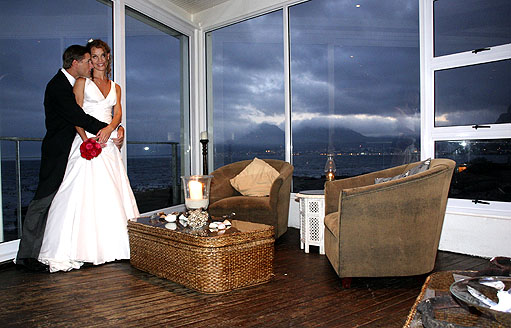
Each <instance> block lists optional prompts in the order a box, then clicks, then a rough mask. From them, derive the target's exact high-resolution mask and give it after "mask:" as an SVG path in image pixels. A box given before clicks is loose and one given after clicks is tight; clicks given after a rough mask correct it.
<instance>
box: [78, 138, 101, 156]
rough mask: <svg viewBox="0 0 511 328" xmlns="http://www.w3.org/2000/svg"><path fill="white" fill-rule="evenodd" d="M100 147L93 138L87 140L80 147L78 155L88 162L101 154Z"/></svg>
mask: <svg viewBox="0 0 511 328" xmlns="http://www.w3.org/2000/svg"><path fill="white" fill-rule="evenodd" d="M101 150H102V149H101V145H100V144H99V143H98V142H97V141H96V139H94V138H89V139H87V140H85V141H84V142H82V144H81V145H80V153H81V155H82V157H83V158H85V159H86V160H88V161H90V160H91V159H93V158H94V157H98V156H99V154H101Z"/></svg>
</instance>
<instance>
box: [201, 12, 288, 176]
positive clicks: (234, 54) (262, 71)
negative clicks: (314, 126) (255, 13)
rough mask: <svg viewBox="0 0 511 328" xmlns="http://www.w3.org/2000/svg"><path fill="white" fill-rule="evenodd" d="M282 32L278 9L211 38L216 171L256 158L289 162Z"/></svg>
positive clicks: (210, 92) (210, 102)
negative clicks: (285, 130) (286, 159)
mask: <svg viewBox="0 0 511 328" xmlns="http://www.w3.org/2000/svg"><path fill="white" fill-rule="evenodd" d="M282 31H283V27H282V11H277V12H273V13H270V14H266V15H264V16H260V17H257V18H253V19H250V20H247V21H244V22H241V23H237V24H234V25H231V26H227V27H224V28H221V29H218V30H215V31H212V32H209V33H208V34H207V36H206V38H207V39H206V40H207V50H208V52H207V56H208V61H210V63H211V64H210V65H209V67H208V109H209V113H212V119H213V135H212V136H211V135H210V136H209V139H210V142H213V147H214V149H213V154H214V168H215V169H216V168H218V167H221V166H223V165H226V164H229V163H232V162H237V161H240V160H245V159H252V158H254V157H258V158H274V159H281V160H284V158H285V156H284V148H285V147H284V50H283V37H282ZM210 115H211V114H210ZM210 117H211V116H210Z"/></svg>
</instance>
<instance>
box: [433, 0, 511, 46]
mask: <svg viewBox="0 0 511 328" xmlns="http://www.w3.org/2000/svg"><path fill="white" fill-rule="evenodd" d="M433 4H434V5H433V6H434V7H433V10H434V24H435V26H434V28H435V45H434V48H435V56H443V55H448V54H453V53H457V52H463V51H469V50H474V49H480V48H485V47H493V46H497V45H502V44H507V43H511V20H510V19H509V18H510V17H511V1H509V0H491V1H482V0H436V1H434V2H433Z"/></svg>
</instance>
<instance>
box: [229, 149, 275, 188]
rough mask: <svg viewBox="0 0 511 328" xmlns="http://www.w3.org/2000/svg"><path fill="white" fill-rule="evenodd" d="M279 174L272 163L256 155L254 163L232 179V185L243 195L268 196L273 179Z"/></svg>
mask: <svg viewBox="0 0 511 328" xmlns="http://www.w3.org/2000/svg"><path fill="white" fill-rule="evenodd" d="M279 175H280V173H279V172H278V171H277V170H275V169H274V168H273V167H272V166H271V165H270V164H268V163H266V162H265V161H263V160H261V159H259V158H257V157H255V158H254V160H253V161H252V163H250V164H249V165H247V167H245V169H244V170H243V171H241V172H240V173H239V174H238V175H237V176H235V177H234V178H232V179H231V185H232V187H233V188H234V189H236V190H237V191H238V192H239V193H240V194H242V195H243V196H257V197H262V196H268V195H269V194H270V190H271V186H272V184H273V181H275V179H277V177H278V176H279Z"/></svg>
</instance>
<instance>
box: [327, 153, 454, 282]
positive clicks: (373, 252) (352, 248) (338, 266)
mask: <svg viewBox="0 0 511 328" xmlns="http://www.w3.org/2000/svg"><path fill="white" fill-rule="evenodd" d="M419 164H420V162H416V163H411V164H406V165H401V166H398V167H393V168H389V169H386V170H382V171H378V172H373V173H369V174H364V175H361V176H357V177H352V178H348V179H342V180H336V181H331V182H326V183H325V253H326V256H327V257H328V260H329V261H330V263H331V264H332V266H333V268H334V269H335V271H336V272H337V275H338V276H339V277H341V278H346V279H343V285H344V286H346V287H347V286H349V284H350V281H351V277H384V276H411V275H418V274H423V273H427V272H430V271H431V270H433V267H434V265H435V258H436V254H437V249H438V243H439V241H440V233H441V231H442V224H443V221H444V215H445V208H446V205H447V196H448V192H449V185H450V182H451V177H452V173H453V170H454V167H455V164H456V163H455V162H454V161H452V160H449V159H433V160H431V164H430V166H429V169H427V170H426V171H424V172H421V173H417V174H414V175H410V176H408V177H405V178H400V179H398V180H394V181H388V182H383V183H379V184H375V183H374V179H375V178H381V177H392V176H396V175H399V174H402V173H403V172H406V171H407V170H409V169H411V168H412V167H415V166H417V165H419Z"/></svg>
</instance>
